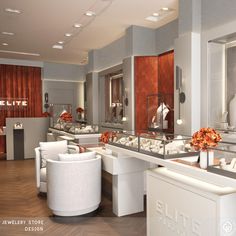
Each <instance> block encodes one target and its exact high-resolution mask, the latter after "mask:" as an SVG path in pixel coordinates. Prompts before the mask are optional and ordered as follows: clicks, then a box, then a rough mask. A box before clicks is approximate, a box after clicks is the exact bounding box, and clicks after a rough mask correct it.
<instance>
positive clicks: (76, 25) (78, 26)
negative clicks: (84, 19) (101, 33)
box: [73, 23, 82, 28]
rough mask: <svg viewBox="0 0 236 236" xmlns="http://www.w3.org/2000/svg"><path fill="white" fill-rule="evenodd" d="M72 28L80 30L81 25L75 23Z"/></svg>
mask: <svg viewBox="0 0 236 236" xmlns="http://www.w3.org/2000/svg"><path fill="white" fill-rule="evenodd" d="M73 27H75V28H81V27H82V25H81V24H77V23H75V24H74V25H73Z"/></svg>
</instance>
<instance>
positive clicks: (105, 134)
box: [100, 131, 116, 143]
mask: <svg viewBox="0 0 236 236" xmlns="http://www.w3.org/2000/svg"><path fill="white" fill-rule="evenodd" d="M115 137H116V133H115V132H109V131H106V132H103V133H102V135H101V137H100V142H103V143H108V142H109V141H110V140H113V139H114V138H115Z"/></svg>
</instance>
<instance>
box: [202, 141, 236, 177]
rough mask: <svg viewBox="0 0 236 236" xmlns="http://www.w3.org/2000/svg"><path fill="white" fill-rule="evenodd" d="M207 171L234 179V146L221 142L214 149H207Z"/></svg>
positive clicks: (235, 163) (235, 167)
mask: <svg viewBox="0 0 236 236" xmlns="http://www.w3.org/2000/svg"><path fill="white" fill-rule="evenodd" d="M208 158H213V161H212V160H210V159H209V160H208V163H209V165H208V167H207V171H209V172H213V173H216V174H219V175H222V176H226V177H230V178H234V179H236V145H235V144H231V143H224V142H221V143H219V145H218V146H217V147H215V148H211V149H208Z"/></svg>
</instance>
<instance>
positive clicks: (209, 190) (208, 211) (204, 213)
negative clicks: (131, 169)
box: [147, 167, 236, 236]
mask: <svg viewBox="0 0 236 236" xmlns="http://www.w3.org/2000/svg"><path fill="white" fill-rule="evenodd" d="M235 202H236V188H230V187H219V186H217V185H213V184H209V183H206V182H204V181H199V180H197V179H195V178H191V177H188V176H185V175H182V174H178V173H176V172H174V171H170V170H168V169H167V168H164V167H163V168H157V169H153V170H149V171H148V172H147V236H159V235H160V236H162V235H165V236H176V235H188V236H195V235H209V236H210V235H211V236H213V235H214V236H226V235H232V236H233V235H235V234H236V227H235V222H236V205H235Z"/></svg>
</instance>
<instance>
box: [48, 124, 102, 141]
mask: <svg viewBox="0 0 236 236" xmlns="http://www.w3.org/2000/svg"><path fill="white" fill-rule="evenodd" d="M48 131H49V132H51V133H52V134H53V139H54V140H58V138H59V137H60V138H59V139H60V140H61V139H62V137H63V136H65V137H70V138H72V140H71V139H70V140H71V141H73V142H75V143H76V144H90V143H99V139H100V137H101V134H100V133H93V132H91V133H77V134H73V133H70V132H66V131H64V130H59V129H55V128H49V129H48ZM65 140H68V139H67V138H65Z"/></svg>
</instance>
